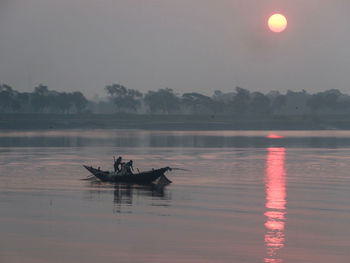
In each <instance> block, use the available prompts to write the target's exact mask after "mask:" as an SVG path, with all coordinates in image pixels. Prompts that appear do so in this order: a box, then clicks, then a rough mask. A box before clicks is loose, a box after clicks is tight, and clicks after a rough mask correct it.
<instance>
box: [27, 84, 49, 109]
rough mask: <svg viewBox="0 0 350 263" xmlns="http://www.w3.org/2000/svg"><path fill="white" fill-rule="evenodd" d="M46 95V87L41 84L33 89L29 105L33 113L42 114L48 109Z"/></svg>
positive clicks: (47, 91) (47, 90)
mask: <svg viewBox="0 0 350 263" xmlns="http://www.w3.org/2000/svg"><path fill="white" fill-rule="evenodd" d="M48 93H49V89H48V87H47V86H44V85H42V84H40V85H39V86H37V87H35V88H34V92H33V93H32V96H31V101H30V103H31V105H32V107H33V109H34V111H35V112H40V113H42V112H44V110H45V109H47V108H48V106H49V105H50V102H49V101H48Z"/></svg>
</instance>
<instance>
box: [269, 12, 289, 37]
mask: <svg viewBox="0 0 350 263" xmlns="http://www.w3.org/2000/svg"><path fill="white" fill-rule="evenodd" d="M267 24H268V26H269V28H270V30H271V31H272V32H275V33H281V32H283V31H284V30H286V28H287V24H288V22H287V18H286V17H285V16H284V15H281V14H274V15H272V16H270V18H269V20H268V22H267Z"/></svg>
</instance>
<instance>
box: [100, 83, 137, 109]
mask: <svg viewBox="0 0 350 263" xmlns="http://www.w3.org/2000/svg"><path fill="white" fill-rule="evenodd" d="M105 89H106V91H107V93H108V95H109V97H110V99H111V101H113V103H114V104H115V105H116V107H117V111H118V112H122V111H133V112H136V111H137V109H138V108H139V107H140V105H141V98H142V96H143V95H142V93H141V92H139V91H138V90H134V89H127V88H126V87H124V86H123V85H119V84H113V85H110V86H106V88H105Z"/></svg>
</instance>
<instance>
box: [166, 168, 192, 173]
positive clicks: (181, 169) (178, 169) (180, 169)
mask: <svg viewBox="0 0 350 263" xmlns="http://www.w3.org/2000/svg"><path fill="white" fill-rule="evenodd" d="M171 170H174V171H186V172H191V170H188V169H183V168H171Z"/></svg>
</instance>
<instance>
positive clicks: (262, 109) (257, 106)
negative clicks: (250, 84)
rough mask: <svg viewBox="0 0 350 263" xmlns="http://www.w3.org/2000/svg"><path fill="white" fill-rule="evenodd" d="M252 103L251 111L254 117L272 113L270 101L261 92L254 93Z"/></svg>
mask: <svg viewBox="0 0 350 263" xmlns="http://www.w3.org/2000/svg"><path fill="white" fill-rule="evenodd" d="M251 97H252V99H251V102H250V111H251V113H252V114H254V115H267V114H269V113H270V110H271V108H270V103H271V102H270V99H269V98H268V97H267V96H265V95H264V94H262V93H261V92H254V93H253V94H252V96H251Z"/></svg>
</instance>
